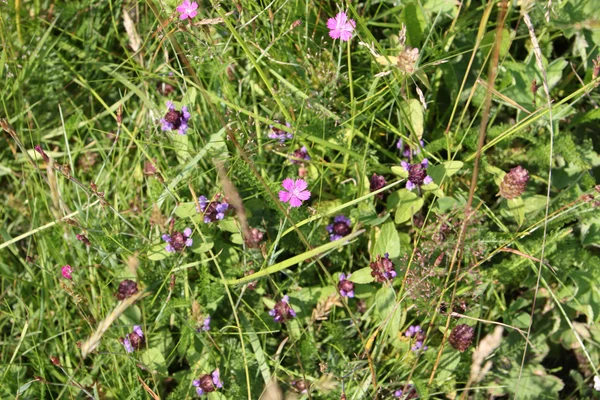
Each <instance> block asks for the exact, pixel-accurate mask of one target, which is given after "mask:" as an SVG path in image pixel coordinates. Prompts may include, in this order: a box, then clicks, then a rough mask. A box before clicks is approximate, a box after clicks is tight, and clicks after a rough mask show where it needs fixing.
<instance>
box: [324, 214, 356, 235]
mask: <svg viewBox="0 0 600 400" xmlns="http://www.w3.org/2000/svg"><path fill="white" fill-rule="evenodd" d="M350 225H351V221H350V218H348V217H346V216H345V215H338V216H337V217H335V218H334V219H333V224H329V225H327V227H326V229H327V232H329V240H331V241H332V242H333V241H334V240H338V239H341V238H343V237H344V236H346V235H348V234H349V233H350V230H351V228H350Z"/></svg>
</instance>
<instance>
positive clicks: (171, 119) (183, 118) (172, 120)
mask: <svg viewBox="0 0 600 400" xmlns="http://www.w3.org/2000/svg"><path fill="white" fill-rule="evenodd" d="M190 116H191V115H190V113H189V112H188V109H187V107H185V106H183V107H181V111H177V110H176V109H175V105H174V104H173V103H172V102H170V101H167V113H166V114H165V116H164V117H163V118H161V120H160V124H161V127H162V130H163V131H174V130H176V131H177V133H179V134H180V135H185V133H186V131H187V129H188V124H187V123H188V121H189V120H190Z"/></svg>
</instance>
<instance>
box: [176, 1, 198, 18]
mask: <svg viewBox="0 0 600 400" xmlns="http://www.w3.org/2000/svg"><path fill="white" fill-rule="evenodd" d="M197 9H198V3H196V2H195V1H194V2H190V0H185V1H184V2H183V3H181V4H180V5H179V6H177V8H176V10H177V12H178V13H179V14H180V15H179V19H180V20H184V19H187V18H189V19H192V18H194V17H195V16H196V15H197V14H198V11H196V10H197Z"/></svg>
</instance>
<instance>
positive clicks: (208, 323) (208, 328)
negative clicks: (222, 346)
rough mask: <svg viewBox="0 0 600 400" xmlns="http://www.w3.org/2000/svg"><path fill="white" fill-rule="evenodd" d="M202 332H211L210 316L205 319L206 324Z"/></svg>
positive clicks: (202, 327) (203, 325)
mask: <svg viewBox="0 0 600 400" xmlns="http://www.w3.org/2000/svg"><path fill="white" fill-rule="evenodd" d="M200 330H201V331H203V332H206V331H209V330H210V315H207V316H206V318H204V322H203V323H202V326H201V327H200Z"/></svg>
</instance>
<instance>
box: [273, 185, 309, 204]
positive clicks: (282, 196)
mask: <svg viewBox="0 0 600 400" xmlns="http://www.w3.org/2000/svg"><path fill="white" fill-rule="evenodd" d="M281 186H283V188H284V189H285V190H280V191H279V200H281V201H282V202H284V203H287V202H289V203H290V206H292V207H300V206H301V205H302V202H303V201H306V200H308V199H310V192H309V191H308V190H306V188H307V186H308V184H307V183H306V181H304V179H298V180H296V181H294V180H293V179H291V178H286V179H284V180H283V182H282V183H281ZM286 190H287V191H286Z"/></svg>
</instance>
